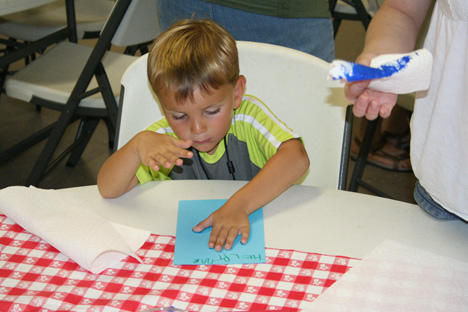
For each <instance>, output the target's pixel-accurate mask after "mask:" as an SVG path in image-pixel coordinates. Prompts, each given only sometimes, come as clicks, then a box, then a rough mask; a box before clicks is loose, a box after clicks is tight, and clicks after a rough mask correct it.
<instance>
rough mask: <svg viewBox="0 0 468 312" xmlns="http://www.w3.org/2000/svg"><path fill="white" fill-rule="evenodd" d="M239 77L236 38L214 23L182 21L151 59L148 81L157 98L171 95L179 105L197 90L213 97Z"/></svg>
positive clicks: (156, 47)
mask: <svg viewBox="0 0 468 312" xmlns="http://www.w3.org/2000/svg"><path fill="white" fill-rule="evenodd" d="M238 77H239V57H238V53H237V47H236V42H235V40H234V38H232V36H231V35H230V34H229V33H228V32H227V31H226V30H225V29H224V28H223V27H221V26H220V25H219V24H217V23H216V22H213V21H211V20H207V19H206V20H198V21H195V20H182V21H179V22H177V23H176V24H174V25H172V26H171V27H170V28H168V29H167V30H166V31H164V32H163V33H162V34H161V35H160V36H159V37H158V38H157V39H156V40H155V42H154V46H153V48H152V50H151V52H150V54H149V56H148V78H149V81H150V83H151V86H152V88H153V90H154V92H155V93H156V95H158V93H160V92H166V91H171V92H173V93H174V96H175V99H176V101H177V102H178V103H182V102H185V101H186V100H187V99H191V100H192V99H193V91H194V89H196V88H197V87H199V88H200V90H201V92H202V93H203V94H210V92H211V90H213V89H218V88H219V87H221V86H223V85H226V84H233V85H234V84H235V83H236V82H237V79H238Z"/></svg>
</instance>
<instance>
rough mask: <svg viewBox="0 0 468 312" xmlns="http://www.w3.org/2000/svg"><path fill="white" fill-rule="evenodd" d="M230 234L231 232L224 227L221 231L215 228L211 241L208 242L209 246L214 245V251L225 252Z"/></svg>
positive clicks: (212, 231)
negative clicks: (225, 245)
mask: <svg viewBox="0 0 468 312" xmlns="http://www.w3.org/2000/svg"><path fill="white" fill-rule="evenodd" d="M228 234H229V230H228V229H226V227H223V228H222V229H221V230H217V229H215V228H213V230H211V235H210V241H209V242H208V246H212V245H214V249H215V250H216V251H221V250H223V246H224V243H225V242H226V240H227V239H228ZM231 245H232V242H231ZM210 248H212V247H210Z"/></svg>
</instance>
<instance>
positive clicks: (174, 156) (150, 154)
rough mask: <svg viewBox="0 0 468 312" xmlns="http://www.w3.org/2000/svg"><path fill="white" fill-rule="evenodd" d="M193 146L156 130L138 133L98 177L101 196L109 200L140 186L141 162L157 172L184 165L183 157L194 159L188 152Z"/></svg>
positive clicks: (114, 155)
mask: <svg viewBox="0 0 468 312" xmlns="http://www.w3.org/2000/svg"><path fill="white" fill-rule="evenodd" d="M191 144H192V143H191V141H183V140H179V139H177V138H174V137H171V136H169V135H164V134H159V133H155V132H152V131H142V132H140V133H138V134H137V135H135V136H134V137H133V138H132V139H131V140H130V141H129V142H128V143H127V144H125V145H124V146H123V147H122V148H121V149H119V150H118V151H116V152H115V153H114V154H113V155H112V156H111V157H109V159H108V160H107V161H106V162H105V163H104V165H103V166H102V168H101V170H100V171H99V174H98V178H97V185H98V189H99V193H100V194H101V195H102V196H103V197H105V198H116V197H119V196H120V195H123V194H125V193H126V192H128V191H130V190H131V189H133V188H134V187H135V186H136V185H137V184H138V179H137V177H136V176H135V172H136V171H137V169H138V167H139V166H140V164H141V163H143V165H145V166H148V167H150V168H152V169H153V170H156V171H158V170H159V168H160V166H164V167H166V168H168V169H169V168H171V167H172V166H173V165H177V166H181V165H182V162H183V161H182V159H181V157H183V158H190V157H192V156H193V153H192V152H190V151H187V150H186V148H188V147H190V145H191Z"/></svg>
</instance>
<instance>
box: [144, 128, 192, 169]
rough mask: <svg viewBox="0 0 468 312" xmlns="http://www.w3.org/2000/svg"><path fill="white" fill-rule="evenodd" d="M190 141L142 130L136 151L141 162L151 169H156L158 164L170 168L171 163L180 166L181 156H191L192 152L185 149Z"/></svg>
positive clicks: (181, 162) (158, 166)
mask: <svg viewBox="0 0 468 312" xmlns="http://www.w3.org/2000/svg"><path fill="white" fill-rule="evenodd" d="M191 145H192V141H190V140H188V141H184V140H179V139H177V138H174V137H172V136H170V135H164V134H159V133H155V132H151V131H142V132H140V133H139V134H138V143H137V144H136V146H137V153H138V156H139V158H140V160H141V162H142V163H143V164H144V165H145V166H148V167H150V168H152V169H153V170H156V171H158V170H159V169H160V166H163V167H166V168H168V169H170V168H171V167H172V166H173V165H176V166H181V165H182V164H183V160H182V159H181V158H191V157H192V156H193V153H192V152H190V151H188V150H186V149H187V148H189V147H190V146H191Z"/></svg>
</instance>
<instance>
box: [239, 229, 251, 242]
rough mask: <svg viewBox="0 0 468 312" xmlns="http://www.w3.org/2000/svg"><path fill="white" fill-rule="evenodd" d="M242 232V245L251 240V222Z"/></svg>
mask: <svg viewBox="0 0 468 312" xmlns="http://www.w3.org/2000/svg"><path fill="white" fill-rule="evenodd" d="M240 234H241V243H242V245H245V244H247V242H248V241H249V234H250V224H249V226H247V227H245V228H243V229H242V230H241V233H240Z"/></svg>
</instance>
